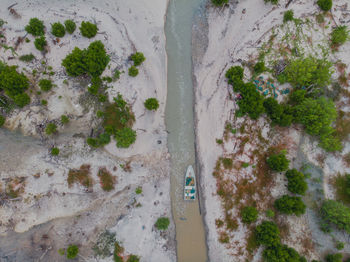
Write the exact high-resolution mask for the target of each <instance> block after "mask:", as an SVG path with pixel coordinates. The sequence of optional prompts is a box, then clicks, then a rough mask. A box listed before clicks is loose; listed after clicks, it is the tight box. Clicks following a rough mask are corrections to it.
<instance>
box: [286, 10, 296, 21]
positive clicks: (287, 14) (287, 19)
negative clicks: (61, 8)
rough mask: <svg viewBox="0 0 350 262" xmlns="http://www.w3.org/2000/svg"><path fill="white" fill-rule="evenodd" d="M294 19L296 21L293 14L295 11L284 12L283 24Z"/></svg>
mask: <svg viewBox="0 0 350 262" xmlns="http://www.w3.org/2000/svg"><path fill="white" fill-rule="evenodd" d="M293 19H294V12H293V10H288V11H286V12H284V15H283V23H286V22H288V21H292V20H293Z"/></svg>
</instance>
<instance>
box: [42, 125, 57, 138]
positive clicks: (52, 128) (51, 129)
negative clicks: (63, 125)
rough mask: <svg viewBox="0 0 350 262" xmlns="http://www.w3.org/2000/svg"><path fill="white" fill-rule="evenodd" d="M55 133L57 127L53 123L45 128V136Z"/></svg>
mask: <svg viewBox="0 0 350 262" xmlns="http://www.w3.org/2000/svg"><path fill="white" fill-rule="evenodd" d="M56 132H57V126H56V125H55V124H54V123H49V124H47V126H46V128H45V133H46V134H47V135H52V134H54V133H56Z"/></svg>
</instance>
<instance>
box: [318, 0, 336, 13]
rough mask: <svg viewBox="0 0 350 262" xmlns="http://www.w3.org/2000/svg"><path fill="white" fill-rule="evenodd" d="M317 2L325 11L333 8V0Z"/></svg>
mask: <svg viewBox="0 0 350 262" xmlns="http://www.w3.org/2000/svg"><path fill="white" fill-rule="evenodd" d="M317 4H318V6H319V7H320V8H321V9H322V10H323V11H329V10H331V9H332V5H333V2H332V0H318V1H317Z"/></svg>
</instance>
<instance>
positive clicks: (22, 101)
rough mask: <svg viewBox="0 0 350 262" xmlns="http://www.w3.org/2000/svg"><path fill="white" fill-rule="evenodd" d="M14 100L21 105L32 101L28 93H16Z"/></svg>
mask: <svg viewBox="0 0 350 262" xmlns="http://www.w3.org/2000/svg"><path fill="white" fill-rule="evenodd" d="M13 101H14V102H15V104H16V105H17V106H19V107H24V106H26V105H28V104H29V103H30V97H29V96H28V95H27V94H26V93H21V94H18V95H15V97H14V99H13Z"/></svg>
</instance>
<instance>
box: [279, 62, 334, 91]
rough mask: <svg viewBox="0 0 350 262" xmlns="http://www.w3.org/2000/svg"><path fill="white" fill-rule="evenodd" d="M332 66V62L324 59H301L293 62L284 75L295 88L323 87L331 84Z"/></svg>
mask: <svg viewBox="0 0 350 262" xmlns="http://www.w3.org/2000/svg"><path fill="white" fill-rule="evenodd" d="M332 66H333V64H332V63H331V62H329V61H327V60H324V59H316V58H314V57H307V58H299V59H296V60H294V61H292V62H291V63H290V64H289V65H288V66H287V67H286V68H285V71H284V73H283V74H284V75H285V77H286V80H287V81H288V82H289V83H291V84H292V85H293V86H299V87H302V86H310V85H314V86H315V87H323V86H325V85H328V84H330V82H331V76H332V70H331V68H332Z"/></svg>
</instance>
